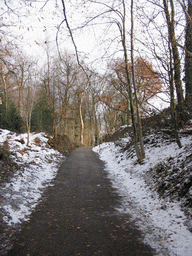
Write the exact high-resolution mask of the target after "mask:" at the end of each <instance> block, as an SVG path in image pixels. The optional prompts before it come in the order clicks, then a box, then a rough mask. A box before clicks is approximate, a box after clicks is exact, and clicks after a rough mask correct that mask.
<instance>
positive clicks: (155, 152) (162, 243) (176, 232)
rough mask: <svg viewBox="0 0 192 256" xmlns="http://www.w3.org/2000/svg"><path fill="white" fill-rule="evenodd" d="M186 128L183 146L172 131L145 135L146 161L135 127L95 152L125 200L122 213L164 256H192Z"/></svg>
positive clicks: (191, 150)
mask: <svg viewBox="0 0 192 256" xmlns="http://www.w3.org/2000/svg"><path fill="white" fill-rule="evenodd" d="M191 130H192V127H191V124H190V123H189V125H188V126H186V127H185V129H181V130H180V132H179V136H180V139H181V143H182V148H179V147H178V145H177V143H176V142H175V140H174V138H173V137H171V136H170V134H169V133H170V131H169V130H165V127H163V128H162V129H159V128H157V129H155V128H154V127H152V128H150V129H149V130H145V131H144V144H145V154H146V157H145V160H144V162H143V164H142V165H140V164H139V163H138V161H137V158H136V155H135V151H134V147H133V145H132V143H131V136H132V129H131V128H130V127H126V126H125V127H121V128H120V129H119V130H118V131H116V132H114V133H113V134H108V135H107V136H105V140H106V142H104V143H102V144H101V145H99V146H97V147H95V148H94V151H95V152H97V153H98V154H99V156H100V158H101V159H102V160H103V161H104V162H105V164H106V171H107V172H108V177H109V178H110V179H111V182H112V184H113V186H114V188H116V190H117V192H118V194H119V195H121V196H122V206H121V207H120V209H119V212H120V213H121V214H127V213H128V214H131V216H132V218H133V220H134V221H135V222H136V223H137V224H138V226H139V228H140V229H141V230H142V232H143V234H144V240H145V241H146V243H149V244H150V245H151V246H152V247H154V248H155V249H156V250H157V252H158V255H180V256H183V255H185V256H190V255H191V251H192V135H191Z"/></svg>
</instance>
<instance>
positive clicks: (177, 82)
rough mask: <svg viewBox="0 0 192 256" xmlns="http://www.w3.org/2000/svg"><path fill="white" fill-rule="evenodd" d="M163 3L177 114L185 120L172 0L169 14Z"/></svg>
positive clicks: (165, 0) (166, 6)
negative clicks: (172, 65)
mask: <svg viewBox="0 0 192 256" xmlns="http://www.w3.org/2000/svg"><path fill="white" fill-rule="evenodd" d="M163 4H164V11H165V15H166V20H167V26H168V36H169V42H170V43H171V47H172V52H173V62H174V82H175V88H176V93H177V101H178V114H179V118H180V121H184V122H185V121H186V111H185V102H184V96H183V89H182V83H181V64H180V57H179V51H178V47H177V41H176V37H175V10H174V4H173V1H172V0H170V5H171V16H170V13H169V9H168V3H167V0H163Z"/></svg>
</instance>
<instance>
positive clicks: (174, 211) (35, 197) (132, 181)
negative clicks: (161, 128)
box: [0, 130, 192, 256]
mask: <svg viewBox="0 0 192 256" xmlns="http://www.w3.org/2000/svg"><path fill="white" fill-rule="evenodd" d="M6 140H7V142H8V147H9V151H10V152H12V154H11V155H10V158H12V160H13V162H16V163H17V164H18V166H20V169H19V170H18V171H16V172H15V173H14V175H13V177H12V178H11V179H10V181H9V182H7V183H5V184H4V185H3V186H2V187H0V193H1V201H0V202H1V208H2V209H1V212H2V213H3V216H4V217H3V220H4V222H5V223H6V224H7V225H8V226H9V227H12V226H14V225H17V224H20V223H22V222H23V221H27V220H28V219H29V217H30V214H31V213H32V211H33V210H34V209H35V207H36V205H37V204H38V203H39V202H40V200H41V196H42V193H43V190H44V189H45V188H46V187H47V186H51V181H52V179H54V177H55V176H56V174H57V170H58V165H59V163H60V162H61V161H62V160H63V158H64V157H63V156H62V155H61V154H60V153H59V152H58V151H56V150H54V149H52V148H51V147H50V146H49V145H48V144H47V140H48V138H47V137H46V135H45V134H43V133H38V134H35V133H32V134H30V145H29V146H27V145H26V143H27V134H20V135H18V134H16V133H13V132H10V131H8V130H0V145H3V143H4V142H5V141H6ZM129 140H130V138H129V136H128V135H127V136H126V137H125V138H122V139H120V140H119V141H118V143H117V142H108V143H103V144H101V145H99V146H97V147H94V148H93V151H95V152H96V153H98V154H99V156H100V158H101V160H103V161H104V162H105V168H106V172H107V173H108V177H109V179H110V180H111V182H112V185H113V187H114V188H115V189H116V190H117V192H118V194H119V195H120V196H121V198H122V201H121V207H119V208H118V209H117V211H119V213H120V214H129V215H130V216H131V218H132V220H133V221H134V222H135V224H136V225H137V226H138V228H139V229H141V231H142V233H143V239H144V242H145V243H147V244H149V245H150V246H152V247H153V248H154V249H155V250H156V252H157V255H166V256H167V255H170V256H172V255H177V256H191V255H192V233H191V232H190V231H189V226H187V225H186V223H189V220H188V219H187V216H186V215H185V214H184V212H183V211H182V209H181V205H180V204H179V202H178V201H176V200H171V199H170V198H169V197H165V198H164V199H163V198H162V197H160V196H159V195H158V193H157V192H156V191H155V190H154V189H153V187H151V186H150V185H151V182H152V180H151V178H150V177H149V175H148V174H147V173H148V170H149V169H151V168H154V167H155V166H156V165H157V164H158V163H161V162H164V161H167V159H169V158H172V160H169V162H170V165H171V166H174V165H177V163H178V162H179V161H180V162H182V161H183V160H184V158H187V156H189V155H190V154H191V144H192V137H190V136H188V137H183V138H182V139H181V142H182V145H183V147H182V148H181V149H179V148H178V147H177V145H176V143H174V142H169V141H165V143H162V141H160V140H159V141H158V140H156V141H155V146H151V145H152V144H153V141H154V137H153V134H149V135H148V137H147V140H149V141H150V142H151V144H150V143H149V144H147V143H145V153H146V158H145V162H144V163H143V164H142V165H139V164H138V163H137V159H136V156H135V154H134V151H133V150H130V151H128V152H127V151H122V147H125V145H126V144H127V143H128V142H129ZM171 161H172V162H171ZM172 168H173V167H172ZM189 193H190V191H189ZM191 228H192V225H191Z"/></svg>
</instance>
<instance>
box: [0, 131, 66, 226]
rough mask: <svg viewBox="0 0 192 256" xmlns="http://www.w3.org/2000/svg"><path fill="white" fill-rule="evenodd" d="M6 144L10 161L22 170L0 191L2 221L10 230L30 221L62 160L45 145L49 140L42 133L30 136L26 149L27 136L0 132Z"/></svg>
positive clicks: (0, 137) (1, 138)
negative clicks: (14, 226)
mask: <svg viewBox="0 0 192 256" xmlns="http://www.w3.org/2000/svg"><path fill="white" fill-rule="evenodd" d="M5 140H7V141H8V146H9V150H10V152H11V153H12V154H11V156H10V157H12V159H13V161H14V162H15V163H17V164H18V165H19V166H20V167H21V170H20V171H17V172H16V173H15V174H14V176H13V177H12V178H11V180H10V182H8V183H6V184H5V185H4V186H3V187H1V188H0V193H1V208H2V211H3V213H4V216H3V221H4V222H6V224H7V225H9V226H11V225H15V224H18V223H21V222H22V221H26V220H28V219H29V216H30V214H31V212H32V211H33V209H34V208H35V207H36V205H37V204H38V202H39V200H40V198H41V196H42V193H43V189H44V188H46V187H47V186H49V183H50V182H51V180H52V179H53V178H55V176H56V174H57V170H58V165H59V163H60V162H61V160H63V158H64V157H63V156H62V155H61V154H60V153H59V152H58V151H56V150H54V149H52V148H51V147H50V146H49V145H48V144H47V141H48V139H47V138H46V136H45V134H43V133H38V134H35V133H32V134H30V145H29V146H27V145H26V143H27V134H20V135H17V134H16V133H13V132H10V131H7V130H0V142H1V143H3V142H4V141H5ZM21 140H24V142H25V143H23V144H22V143H21Z"/></svg>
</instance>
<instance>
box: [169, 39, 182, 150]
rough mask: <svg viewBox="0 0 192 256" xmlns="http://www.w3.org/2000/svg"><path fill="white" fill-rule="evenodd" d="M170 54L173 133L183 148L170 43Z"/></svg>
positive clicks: (179, 145)
mask: <svg viewBox="0 0 192 256" xmlns="http://www.w3.org/2000/svg"><path fill="white" fill-rule="evenodd" d="M169 53H170V71H169V85H170V96H171V120H172V122H171V123H172V131H173V134H174V136H175V139H176V142H177V145H178V147H179V148H181V147H182V145H181V141H180V138H179V134H178V127H177V112H176V109H175V96H174V74H173V64H172V50H171V46H170V43H169Z"/></svg>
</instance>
